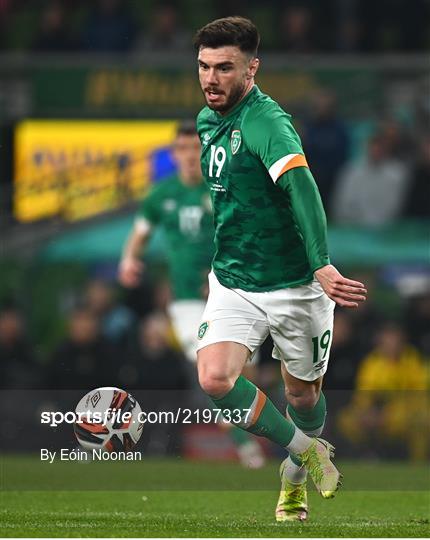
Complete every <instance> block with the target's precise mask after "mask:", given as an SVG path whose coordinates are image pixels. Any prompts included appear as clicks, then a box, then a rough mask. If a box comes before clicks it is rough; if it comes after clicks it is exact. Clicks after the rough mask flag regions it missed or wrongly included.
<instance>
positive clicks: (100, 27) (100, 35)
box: [82, 0, 136, 52]
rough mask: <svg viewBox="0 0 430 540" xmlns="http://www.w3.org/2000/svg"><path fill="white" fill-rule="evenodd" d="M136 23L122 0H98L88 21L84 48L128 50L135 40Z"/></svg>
mask: <svg viewBox="0 0 430 540" xmlns="http://www.w3.org/2000/svg"><path fill="white" fill-rule="evenodd" d="M135 37H136V25H135V23H134V21H133V17H132V14H131V13H130V10H129V8H128V5H127V4H126V3H125V2H123V1H122V0H97V5H96V6H95V7H94V8H93V10H92V12H91V13H90V15H89V17H88V20H87V22H86V25H85V28H84V31H83V34H82V39H83V43H82V45H83V48H84V49H87V50H90V51H95V52H127V51H129V50H130V49H131V48H132V47H133V45H134V41H135Z"/></svg>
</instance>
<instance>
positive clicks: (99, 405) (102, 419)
mask: <svg viewBox="0 0 430 540" xmlns="http://www.w3.org/2000/svg"><path fill="white" fill-rule="evenodd" d="M141 411H142V409H141V408H140V405H139V403H138V402H137V401H136V400H135V399H134V397H133V396H132V395H131V394H129V393H128V392H126V391H125V390H121V389H120V388H115V387H111V386H105V387H102V388H96V389H95V390H91V392H88V394H86V395H85V396H84V397H83V398H82V399H81V400H80V402H79V403H78V404H77V406H76V409H75V413H76V422H75V424H74V426H73V427H74V431H75V435H76V438H77V439H78V441H79V444H80V445H81V446H82V447H83V448H85V449H86V450H107V451H108V452H117V451H121V450H125V451H129V450H131V449H132V448H133V447H134V446H135V444H136V443H137V442H138V440H139V439H140V436H141V435H142V427H143V422H142V421H141V420H140V416H141V415H140V413H141Z"/></svg>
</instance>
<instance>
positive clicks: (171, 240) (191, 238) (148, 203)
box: [136, 175, 214, 300]
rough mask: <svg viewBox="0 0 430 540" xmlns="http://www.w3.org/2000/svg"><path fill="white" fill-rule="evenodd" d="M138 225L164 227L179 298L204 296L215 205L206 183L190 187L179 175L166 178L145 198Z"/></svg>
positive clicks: (173, 282)
mask: <svg viewBox="0 0 430 540" xmlns="http://www.w3.org/2000/svg"><path fill="white" fill-rule="evenodd" d="M136 226H137V227H141V228H142V229H143V230H149V229H151V228H153V227H154V226H161V227H162V228H163V229H164V232H165V236H166V241H167V261H168V266H169V274H170V280H171V283H172V287H173V293H174V296H175V298H176V299H178V300H184V299H196V298H201V297H202V288H203V285H204V284H205V283H206V279H207V274H208V271H209V270H210V266H211V260H212V257H213V252H214V245H213V235H214V232H213V231H214V229H213V215H212V204H211V200H210V195H209V192H208V188H207V186H206V184H205V183H204V182H201V183H200V184H198V185H194V186H187V185H184V184H183V183H182V182H181V181H180V180H179V178H178V177H177V176H176V175H174V176H172V177H171V178H168V179H166V180H163V181H162V182H161V183H160V184H158V185H157V186H155V187H154V188H153V189H152V190H151V192H150V193H149V195H148V196H147V197H146V198H145V199H144V200H143V201H142V203H141V206H140V210H139V214H138V217H137V220H136Z"/></svg>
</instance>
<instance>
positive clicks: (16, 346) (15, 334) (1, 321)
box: [0, 307, 40, 390]
mask: <svg viewBox="0 0 430 540" xmlns="http://www.w3.org/2000/svg"><path fill="white" fill-rule="evenodd" d="M39 382H40V368H39V369H38V366H37V364H36V362H35V355H34V352H33V350H32V348H31V346H30V344H29V343H28V342H27V340H26V338H25V332H24V322H23V320H22V316H21V314H20V313H19V311H18V310H17V309H15V308H13V307H7V308H4V309H3V310H2V311H1V312H0V385H1V386H0V387H1V388H2V389H16V390H18V389H21V388H35V387H37V385H38V384H39Z"/></svg>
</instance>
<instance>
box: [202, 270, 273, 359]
mask: <svg viewBox="0 0 430 540" xmlns="http://www.w3.org/2000/svg"><path fill="white" fill-rule="evenodd" d="M268 333H269V323H268V320H267V317H266V314H265V313H264V311H263V310H262V309H260V308H259V307H257V306H256V305H255V304H253V303H252V302H250V301H249V300H247V299H246V298H244V297H243V296H241V295H239V294H238V293H237V292H235V291H234V290H232V289H229V288H227V287H224V286H223V285H221V284H220V283H219V281H218V280H217V279H216V277H215V275H214V274H213V273H212V272H211V273H210V274H209V296H208V300H207V303H206V307H205V311H204V313H203V318H202V323H201V324H200V327H199V332H198V340H199V343H198V347H197V348H198V350H200V349H204V348H205V347H208V345H214V344H216V343H223V342H231V343H237V344H240V345H243V346H244V347H246V349H248V351H249V352H250V354H251V355H252V354H253V353H254V351H255V350H256V349H257V347H259V346H260V345H261V344H262V343H263V341H264V340H265V339H266V337H267V335H268Z"/></svg>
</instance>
